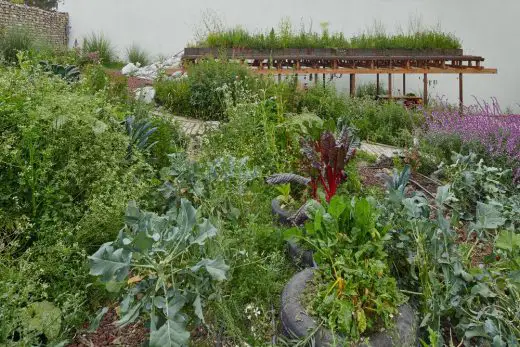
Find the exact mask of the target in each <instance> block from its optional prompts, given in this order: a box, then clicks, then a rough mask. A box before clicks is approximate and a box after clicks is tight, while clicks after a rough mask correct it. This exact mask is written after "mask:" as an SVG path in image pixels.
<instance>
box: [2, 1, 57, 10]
mask: <svg viewBox="0 0 520 347" xmlns="http://www.w3.org/2000/svg"><path fill="white" fill-rule="evenodd" d="M11 2H12V3H15V4H25V5H27V6H34V7H39V8H41V9H44V10H55V9H57V8H58V3H59V2H60V0H11Z"/></svg>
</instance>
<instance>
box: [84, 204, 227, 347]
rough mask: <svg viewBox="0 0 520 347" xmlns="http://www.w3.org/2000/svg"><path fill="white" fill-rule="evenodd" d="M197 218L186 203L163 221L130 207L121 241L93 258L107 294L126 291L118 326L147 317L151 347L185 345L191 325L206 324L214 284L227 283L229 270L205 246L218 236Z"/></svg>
mask: <svg viewBox="0 0 520 347" xmlns="http://www.w3.org/2000/svg"><path fill="white" fill-rule="evenodd" d="M196 215H197V210H196V209H195V208H194V207H193V206H192V204H191V202H189V201H188V200H184V199H183V200H181V202H180V206H179V207H178V208H172V209H171V210H169V211H168V212H167V213H166V214H165V215H157V214H155V213H151V212H145V211H141V210H140V209H139V208H138V207H137V206H136V205H135V203H131V204H130V205H129V207H128V209H127V211H126V217H125V223H126V226H125V227H124V228H123V229H122V230H121V231H120V232H119V236H118V237H117V239H116V240H115V241H113V242H108V243H105V244H103V245H102V246H101V248H99V250H98V251H97V252H96V253H94V254H93V255H92V256H90V257H89V259H90V274H92V275H94V276H98V277H99V278H100V280H101V281H102V282H105V283H107V288H109V287H110V288H115V287H124V288H125V295H124V298H123V300H122V301H121V304H120V312H121V318H120V319H119V321H117V322H116V324H117V325H119V326H125V325H127V324H130V323H132V322H134V321H135V320H136V319H137V318H138V317H139V316H140V315H142V314H145V315H146V316H147V317H149V321H150V343H149V345H150V346H151V347H154V346H157V347H158V346H184V345H187V343H188V340H189V337H190V333H189V331H188V329H187V325H188V324H189V323H193V322H194V323H201V322H202V323H203V322H204V315H203V307H204V300H205V299H206V298H208V297H209V296H211V295H213V292H214V284H215V282H219V281H223V280H225V279H226V273H227V271H228V269H229V267H228V266H227V265H226V264H225V263H224V261H223V260H222V259H221V258H219V257H217V258H214V259H210V258H209V257H208V254H207V248H206V243H207V242H208V240H210V239H211V238H213V237H215V235H216V234H217V230H216V228H215V227H214V226H213V225H212V224H211V223H210V222H209V221H208V220H207V219H203V220H202V222H201V223H197V218H196Z"/></svg>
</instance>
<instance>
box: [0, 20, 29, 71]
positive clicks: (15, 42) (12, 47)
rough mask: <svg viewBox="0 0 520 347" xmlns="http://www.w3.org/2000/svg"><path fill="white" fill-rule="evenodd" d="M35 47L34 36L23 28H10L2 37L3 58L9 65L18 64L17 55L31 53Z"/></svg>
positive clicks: (0, 45) (0, 48) (0, 42)
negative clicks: (22, 52)
mask: <svg viewBox="0 0 520 347" xmlns="http://www.w3.org/2000/svg"><path fill="white" fill-rule="evenodd" d="M34 45H35V38H34V36H33V35H32V34H31V33H30V31H29V30H28V29H26V28H23V27H11V28H8V29H6V30H5V31H4V32H3V33H2V34H1V37H0V51H1V53H2V56H3V58H4V59H5V60H6V61H7V62H9V63H16V62H17V58H16V54H17V53H18V52H19V51H29V50H30V49H31V48H33V47H34Z"/></svg>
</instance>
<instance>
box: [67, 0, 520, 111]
mask: <svg viewBox="0 0 520 347" xmlns="http://www.w3.org/2000/svg"><path fill="white" fill-rule="evenodd" d="M207 9H212V10H215V11H216V12H217V13H219V15H220V16H221V17H222V18H223V19H224V20H225V22H226V24H227V25H235V24H241V25H243V26H245V27H246V28H248V29H250V30H253V31H255V30H262V29H264V28H270V27H272V26H277V24H278V23H279V21H280V19H281V18H282V17H288V18H290V19H291V21H292V22H293V24H295V26H296V27H298V26H299V23H300V21H301V20H303V21H305V22H306V23H309V22H310V20H311V19H312V22H313V23H314V25H313V27H314V29H315V30H319V27H320V26H319V24H320V22H325V21H327V22H329V23H330V29H331V30H332V31H340V30H341V31H344V32H345V33H346V34H347V35H350V34H356V33H358V32H360V31H361V30H363V29H364V28H366V27H367V26H371V25H372V24H373V23H374V20H378V21H380V22H381V23H383V24H384V25H385V26H386V28H388V29H389V30H393V29H394V28H396V26H397V25H402V26H403V27H405V28H406V26H407V24H408V21H409V19H410V18H411V17H422V19H423V22H424V23H425V24H429V25H436V24H439V23H440V24H441V26H442V28H443V29H444V30H446V31H450V32H453V33H454V34H456V35H457V36H458V37H460V38H461V39H462V41H463V46H464V49H465V52H467V53H469V54H478V55H482V56H484V57H485V58H486V61H485V64H484V65H485V66H488V67H496V68H498V69H499V73H498V75H466V77H465V91H464V92H465V99H466V103H470V102H472V97H473V96H475V97H477V98H479V99H487V100H489V99H490V98H491V97H497V98H498V99H499V101H500V103H501V105H502V107H503V108H506V107H511V108H514V109H515V111H520V105H519V103H520V92H519V89H518V87H517V85H518V83H519V81H520V62H519V61H518V59H516V57H517V56H518V55H520V40H519V39H518V37H520V25H518V23H517V22H518V21H519V20H520V0H495V1H491V0H450V1H448V0H361V1H360V0H325V1H319V2H316V1H310V0H288V1H280V0H262V1H251V0H190V1H180V0H145V1H143V0H65V2H64V4H63V5H62V6H61V7H60V10H63V11H67V12H69V13H70V20H71V26H72V31H71V40H70V41H71V42H74V39H78V41H80V42H81V38H82V37H83V36H84V35H86V34H88V33H90V32H92V31H96V32H104V33H105V34H106V35H107V36H108V37H110V38H111V39H112V41H113V42H114V43H115V44H117V46H118V48H119V49H120V51H121V52H122V51H124V48H125V47H127V46H128V45H130V44H131V43H132V42H136V43H138V44H140V45H141V46H142V47H144V48H146V49H147V50H148V51H150V52H153V53H154V54H164V55H167V54H173V53H176V52H178V51H180V50H181V49H182V48H183V47H184V46H185V45H186V43H187V42H188V41H192V40H193V36H194V32H195V31H196V30H197V28H198V27H200V23H201V18H202V13H203V11H205V10H207ZM394 78H395V80H394V86H395V89H396V90H395V92H397V89H398V88H399V86H400V85H401V78H400V77H399V76H395V77H394ZM367 79H369V80H372V78H371V77H367V78H365V80H367ZM430 79H432V80H436V81H437V84H436V86H435V87H434V88H433V89H431V90H430V93H431V94H433V96H434V97H435V96H439V97H440V96H446V97H447V98H448V100H450V101H451V102H455V101H456V98H457V95H458V89H457V88H458V82H457V76H455V75H453V76H451V75H448V76H446V75H444V76H441V75H432V76H430ZM338 83H339V84H338V85H339V88H340V89H342V90H347V89H348V82H347V77H346V76H345V77H344V78H343V79H341V80H339V82H338ZM420 86H422V81H421V80H420V76H415V75H412V76H409V77H408V79H407V89H408V90H410V89H415V90H416V91H419V90H420Z"/></svg>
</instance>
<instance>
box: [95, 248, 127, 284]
mask: <svg viewBox="0 0 520 347" xmlns="http://www.w3.org/2000/svg"><path fill="white" fill-rule="evenodd" d="M88 258H89V259H90V274H91V275H94V276H101V281H103V282H108V281H110V280H115V281H122V280H123V279H125V278H126V276H128V271H129V269H130V260H131V259H132V253H131V252H129V251H127V250H124V249H122V248H119V249H114V247H113V246H112V242H107V243H105V244H103V245H102V246H101V247H100V248H99V250H98V251H97V252H96V253H94V254H93V255H92V256H90V257H88Z"/></svg>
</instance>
